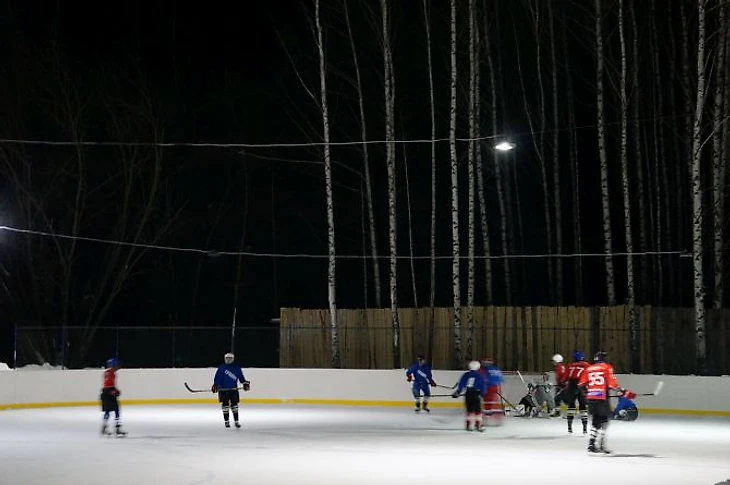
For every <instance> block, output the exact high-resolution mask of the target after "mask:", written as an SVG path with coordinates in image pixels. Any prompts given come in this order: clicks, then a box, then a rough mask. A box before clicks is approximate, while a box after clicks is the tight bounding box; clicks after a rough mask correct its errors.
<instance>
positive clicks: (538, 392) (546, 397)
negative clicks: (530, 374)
mask: <svg viewBox="0 0 730 485" xmlns="http://www.w3.org/2000/svg"><path fill="white" fill-rule="evenodd" d="M532 387H533V390H534V392H533V393H532V396H533V398H534V401H535V404H536V405H537V409H538V414H539V412H540V411H541V410H542V409H543V408H545V410H546V411H547V413H548V416H550V417H555V416H559V415H560V411H559V410H558V409H557V408H556V407H555V398H554V397H553V394H552V389H551V388H552V387H553V384H551V383H550V376H549V375H548V374H543V375H542V380H535V381H534V382H532ZM555 411H557V414H555Z"/></svg>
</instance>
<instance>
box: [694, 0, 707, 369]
mask: <svg viewBox="0 0 730 485" xmlns="http://www.w3.org/2000/svg"><path fill="white" fill-rule="evenodd" d="M697 9H698V13H699V15H698V19H699V27H698V39H697V105H696V108H695V117H694V129H693V131H692V160H691V164H692V170H691V174H692V249H693V255H692V259H693V269H694V307H695V339H696V340H695V348H696V358H697V371H698V372H699V373H702V372H704V370H705V366H706V359H705V351H706V346H705V287H704V271H703V267H702V260H703V254H704V253H703V244H702V243H703V238H702V225H703V221H704V214H703V212H702V173H701V161H702V113H703V111H704V106H705V0H697Z"/></svg>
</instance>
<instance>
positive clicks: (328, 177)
mask: <svg viewBox="0 0 730 485" xmlns="http://www.w3.org/2000/svg"><path fill="white" fill-rule="evenodd" d="M314 20H315V25H316V29H317V53H318V54H319V88H320V107H321V109H322V132H323V137H324V180H325V193H326V197H327V201H326V203H327V263H328V264H327V290H328V291H327V295H328V302H329V310H330V355H331V358H332V367H333V368H335V369H337V368H339V367H340V344H339V335H338V328H337V298H336V293H335V290H336V286H335V269H336V268H335V264H336V252H335V209H334V201H333V196H332V157H331V154H330V122H329V110H328V107H327V69H326V67H325V66H326V63H325V56H324V41H323V39H322V22H321V20H320V7H319V0H314Z"/></svg>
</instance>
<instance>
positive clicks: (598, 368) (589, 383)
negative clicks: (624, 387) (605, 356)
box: [578, 362, 621, 401]
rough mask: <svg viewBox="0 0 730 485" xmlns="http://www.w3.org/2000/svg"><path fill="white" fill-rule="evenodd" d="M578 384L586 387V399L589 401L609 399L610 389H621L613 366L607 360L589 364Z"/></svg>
mask: <svg viewBox="0 0 730 485" xmlns="http://www.w3.org/2000/svg"><path fill="white" fill-rule="evenodd" d="M578 385H579V386H584V387H585V388H586V399H587V400H589V401H605V400H606V399H608V390H609V389H621V387H620V386H619V385H618V380H617V379H616V375H615V374H614V373H613V366H612V365H611V364H607V363H605V362H598V363H596V364H593V365H591V366H588V368H587V369H586V370H585V372H583V374H582V375H581V378H580V381H578Z"/></svg>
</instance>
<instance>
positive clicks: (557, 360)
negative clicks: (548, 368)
mask: <svg viewBox="0 0 730 485" xmlns="http://www.w3.org/2000/svg"><path fill="white" fill-rule="evenodd" d="M562 361H563V356H562V355H560V354H555V355H553V363H555V364H560V363H561V362H562Z"/></svg>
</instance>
